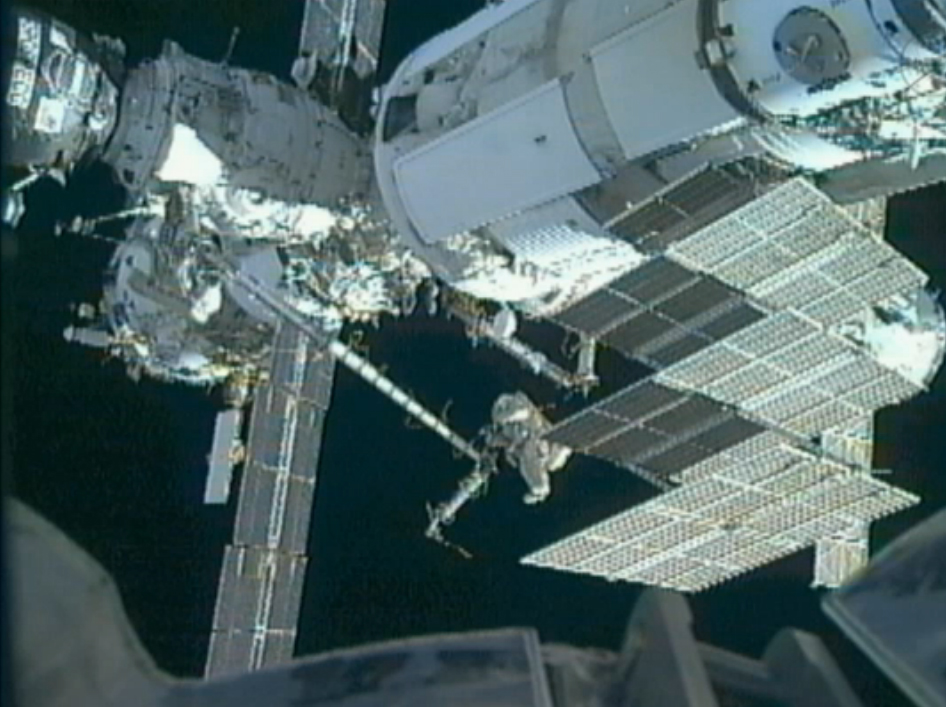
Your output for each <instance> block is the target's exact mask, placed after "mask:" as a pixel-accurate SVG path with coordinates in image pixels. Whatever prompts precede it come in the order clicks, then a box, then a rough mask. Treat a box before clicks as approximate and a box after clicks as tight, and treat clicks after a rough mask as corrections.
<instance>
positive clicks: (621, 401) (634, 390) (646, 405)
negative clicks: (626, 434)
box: [598, 380, 686, 424]
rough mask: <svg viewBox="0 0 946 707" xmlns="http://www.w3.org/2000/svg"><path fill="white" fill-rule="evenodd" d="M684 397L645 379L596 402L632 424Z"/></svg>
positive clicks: (601, 407) (675, 391)
mask: <svg viewBox="0 0 946 707" xmlns="http://www.w3.org/2000/svg"><path fill="white" fill-rule="evenodd" d="M685 398H686V395H685V394H684V393H681V392H679V391H677V390H674V389H673V388H668V387H667V386H664V385H660V384H659V383H655V382H654V381H652V380H646V381H643V382H641V383H636V384H634V385H632V386H630V387H628V388H625V389H624V390H622V391H620V392H618V393H615V394H614V395H612V396H611V397H610V398H607V399H605V400H603V401H602V402H600V403H598V407H599V408H600V409H601V410H602V411H604V412H607V413H608V414H609V415H615V416H617V417H620V418H622V419H624V420H626V421H627V422H628V423H632V424H633V423H636V422H639V421H640V420H643V419H644V418H646V417H647V416H649V415H652V414H654V413H655V412H658V411H660V410H663V409H665V408H667V407H669V406H671V405H674V404H677V403H679V402H680V401H681V400H683V399H685Z"/></svg>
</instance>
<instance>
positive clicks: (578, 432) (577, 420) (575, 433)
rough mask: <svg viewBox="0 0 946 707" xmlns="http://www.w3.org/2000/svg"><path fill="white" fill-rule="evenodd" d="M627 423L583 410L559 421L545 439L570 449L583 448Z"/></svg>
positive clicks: (592, 411)
mask: <svg viewBox="0 0 946 707" xmlns="http://www.w3.org/2000/svg"><path fill="white" fill-rule="evenodd" d="M625 425H627V423H626V422H625V421H623V420H618V419H615V418H613V417H608V416H607V415H602V414H600V413H598V412H595V411H594V410H584V411H582V412H579V413H578V414H576V415H573V416H572V417H570V418H568V419H567V420H564V421H562V422H560V423H559V424H558V425H556V426H555V427H554V428H552V429H551V430H550V431H549V432H548V433H547V434H546V435H545V437H546V439H548V440H550V441H552V442H556V443H558V444H564V445H565V446H566V447H571V448H572V449H585V448H587V447H589V446H591V445H593V444H595V443H597V442H599V441H600V440H602V439H604V438H605V437H608V436H610V435H612V434H614V433H615V432H616V431H617V430H618V429H620V428H621V427H624V426H625Z"/></svg>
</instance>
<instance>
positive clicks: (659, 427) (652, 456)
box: [545, 379, 764, 480]
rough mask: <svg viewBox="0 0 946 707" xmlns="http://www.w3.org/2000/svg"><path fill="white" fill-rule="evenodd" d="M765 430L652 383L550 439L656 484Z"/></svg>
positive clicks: (563, 425) (563, 426) (587, 413)
mask: <svg viewBox="0 0 946 707" xmlns="http://www.w3.org/2000/svg"><path fill="white" fill-rule="evenodd" d="M763 431H764V428H763V427H762V426H761V425H759V424H758V423H756V422H753V421H752V420H749V419H746V418H745V417H740V416H739V415H737V414H736V413H735V412H733V411H732V410H730V409H728V408H727V407H725V406H723V405H721V404H720V403H719V402H717V401H714V400H711V399H709V398H707V397H705V396H702V395H698V394H695V393H686V392H682V391H680V390H676V389H674V388H671V387H669V386H666V385H663V384H661V383H658V382H656V381H655V380H653V379H648V380H645V381H642V382H640V383H637V384H635V385H632V386H629V387H628V388H625V389H624V390H621V391H619V392H618V393H616V394H614V395H612V396H610V397H609V398H606V399H604V400H602V401H600V402H598V403H596V404H595V405H593V406H591V407H589V408H586V409H585V410H583V411H581V412H579V413H578V414H576V415H573V416H572V417H569V418H567V419H566V420H563V421H562V422H560V423H559V424H557V425H555V426H554V427H553V428H552V429H551V430H549V432H547V433H546V435H545V438H546V439H548V440H549V441H552V442H556V443H558V444H563V445H565V446H568V447H571V448H572V449H575V450H576V451H579V452H582V453H585V454H591V455H593V456H597V457H601V458H603V459H607V460H609V461H611V462H613V463H615V464H618V465H620V466H623V467H626V468H628V469H630V470H631V471H633V472H635V473H637V474H639V475H640V476H642V477H644V478H646V479H648V480H654V479H669V478H671V477H673V476H675V475H677V474H679V473H681V472H682V471H683V470H684V469H686V468H688V467H690V466H692V465H694V464H696V463H698V462H700V461H702V460H704V459H706V458H708V457H712V456H714V455H716V454H718V453H719V452H721V451H724V450H726V449H729V448H731V447H735V446H737V445H739V444H740V443H744V442H746V441H747V440H749V439H751V438H752V437H754V436H756V435H758V434H760V433H762V432H763Z"/></svg>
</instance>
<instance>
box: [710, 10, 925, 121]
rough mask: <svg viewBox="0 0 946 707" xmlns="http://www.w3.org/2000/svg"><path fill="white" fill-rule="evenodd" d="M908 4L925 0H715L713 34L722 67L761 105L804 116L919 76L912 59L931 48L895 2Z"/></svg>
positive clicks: (889, 91)
mask: <svg viewBox="0 0 946 707" xmlns="http://www.w3.org/2000/svg"><path fill="white" fill-rule="evenodd" d="M712 1H713V2H718V0H712ZM913 4H915V5H923V4H924V0H899V2H895V1H894V0H872V1H871V2H868V1H867V0H805V1H804V2H799V0H767V2H764V3H760V2H757V1H756V0H728V1H727V2H721V3H718V22H719V29H720V31H721V34H722V38H721V39H720V40H719V41H721V43H722V46H723V48H724V53H725V55H726V57H727V58H726V66H727V68H728V69H729V70H730V71H731V72H732V73H733V75H734V76H735V78H736V81H737V83H738V85H739V86H740V87H741V88H742V90H743V91H745V92H746V94H747V95H748V96H750V97H751V98H752V100H754V101H755V102H757V103H758V105H759V106H760V107H761V108H762V109H763V110H765V111H767V112H768V113H770V114H773V115H798V116H809V115H813V114H815V113H818V112H820V111H823V110H826V109H828V108H833V107H835V106H838V105H841V104H842V103H847V102H850V101H854V100H859V99H864V98H872V97H884V96H891V95H893V94H895V93H896V92H897V91H902V90H904V89H907V88H908V87H909V86H910V85H911V83H913V82H915V81H917V80H918V79H919V78H921V77H922V75H923V73H924V72H925V71H926V69H925V68H924V67H921V66H915V65H913V64H914V62H919V61H923V60H928V59H931V58H934V57H935V56H936V55H935V53H934V52H933V51H931V49H930V48H928V47H927V46H924V44H923V43H922V41H920V37H918V36H916V35H914V34H913V33H912V32H911V30H910V29H909V28H908V26H907V25H906V24H905V22H904V21H903V15H902V14H901V13H899V12H898V11H897V7H896V6H898V5H899V6H901V8H902V9H903V8H906V7H907V6H909V5H913Z"/></svg>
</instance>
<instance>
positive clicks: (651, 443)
mask: <svg viewBox="0 0 946 707" xmlns="http://www.w3.org/2000/svg"><path fill="white" fill-rule="evenodd" d="M666 441H667V437H666V436H665V435H662V434H660V433H658V432H654V431H653V430H648V429H646V428H644V427H631V428H629V429H626V430H624V431H623V432H620V433H618V434H616V435H614V436H613V437H609V438H608V439H606V440H604V441H603V442H601V443H600V444H597V445H595V446H593V447H592V448H591V449H590V450H589V451H590V452H591V453H592V454H594V455H596V456H599V457H604V458H605V459H610V460H612V461H614V462H617V463H618V464H627V463H630V462H633V461H634V460H636V459H640V458H641V457H643V456H646V455H647V453H648V452H650V451H652V450H653V449H654V448H655V447H658V446H660V445H662V444H664V443H665V442H666Z"/></svg>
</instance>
